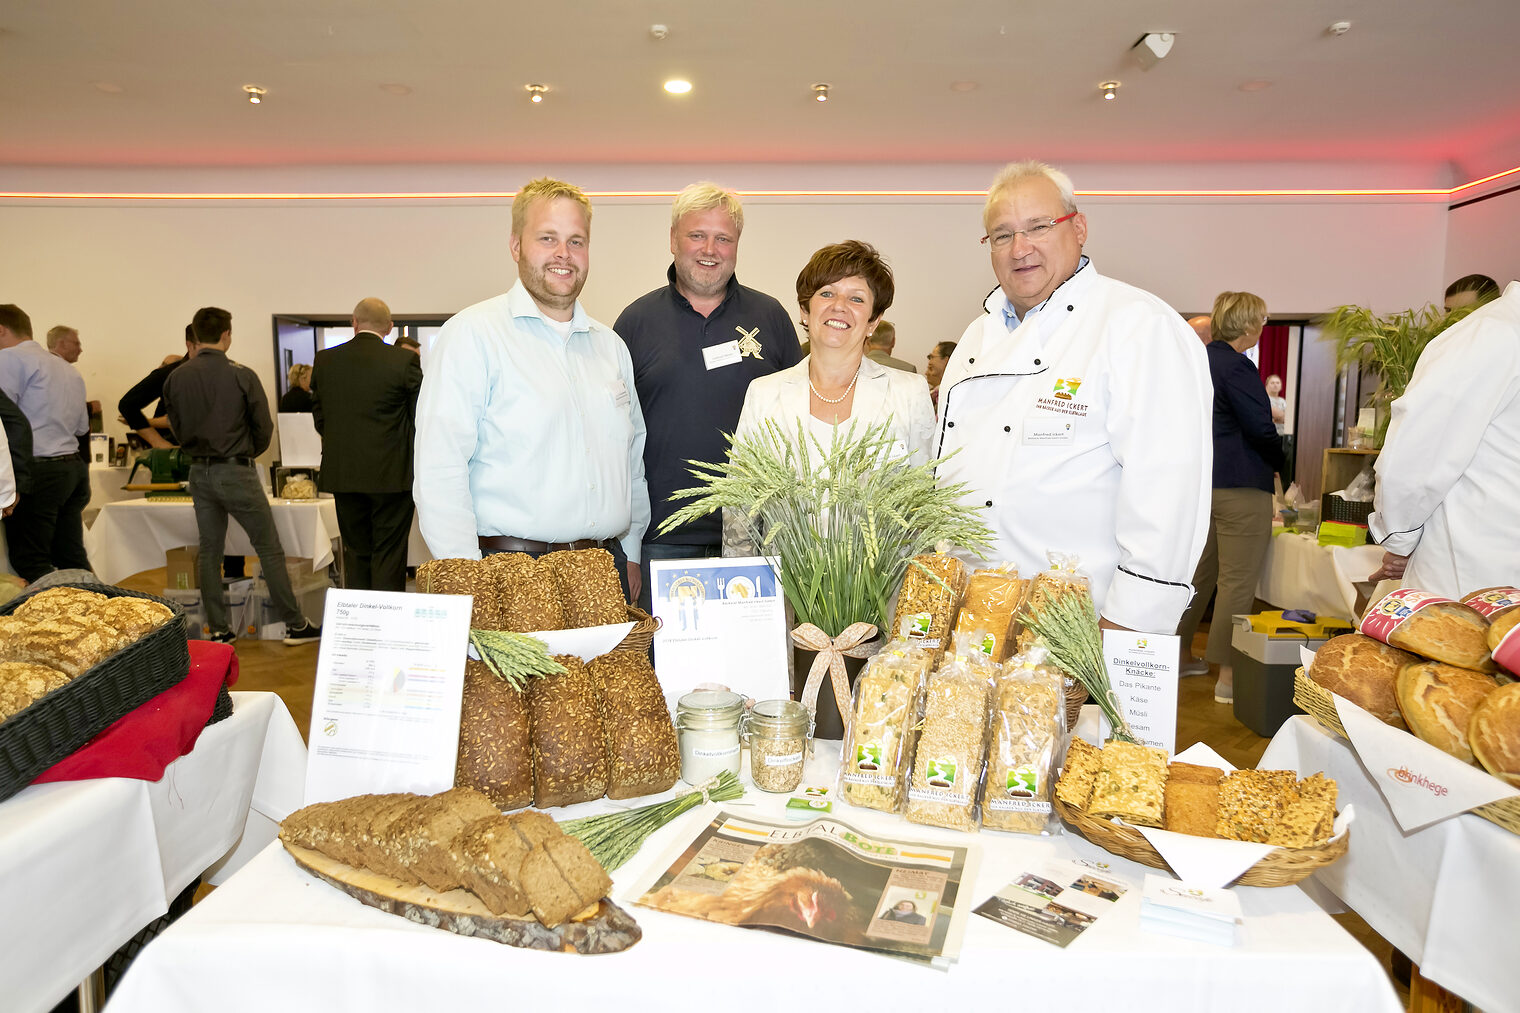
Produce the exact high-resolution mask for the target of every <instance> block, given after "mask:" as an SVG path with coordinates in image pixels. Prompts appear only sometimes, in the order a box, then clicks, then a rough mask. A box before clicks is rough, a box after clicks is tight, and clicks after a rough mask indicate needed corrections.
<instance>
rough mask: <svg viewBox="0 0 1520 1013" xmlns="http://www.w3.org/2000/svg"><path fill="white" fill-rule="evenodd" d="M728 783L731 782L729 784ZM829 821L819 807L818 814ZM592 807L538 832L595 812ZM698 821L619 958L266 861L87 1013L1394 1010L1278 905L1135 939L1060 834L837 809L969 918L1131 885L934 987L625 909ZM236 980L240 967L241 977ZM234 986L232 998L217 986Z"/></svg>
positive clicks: (1086, 848)
mask: <svg viewBox="0 0 1520 1013" xmlns="http://www.w3.org/2000/svg"><path fill="white" fill-rule="evenodd" d="M837 749H838V746H837V744H833V750H832V752H833V754H834V757H833V761H832V762H829V761H828V760H827V759H825V758H824V756H825V754H827V753H829V752H831V750H829V749H828V748H827V744H824V745H821V747H820V750H819V753H820V755H819V756H818V757H816V758H815V759H814V760H813V761H811V763H810V765H809V770H808V773H809V777H808V783H819V784H821V783H829V782H830V780H831V778H830V768H831V767H834V766H836V765H837ZM747 779H748V778H747V773H746V781H747ZM784 798H785V796H780V797H777V796H769V795H765V794H763V793H760V792H757V791H754V790H753V789H751V790H750V792H749V794H747V795H746V796H745V798H744V799H742V800H740V802H749V803H753V805H752V807H750V808H747V809H742V810H741V809H740V808H739V804H740V803H735V802H731V803H727V805H728V806H729V807H730V808H732V809H733V810H734V811H736V812H738V811H744V812H753V813H756V814H758V815H769V816H771V817H773V818H775V819H777V820H778V821H779V820H782V819H783V817H782V816H781V815H780V813H781V806H782V804H783V800H784ZM836 804H837V803H836ZM607 808H609V804H608V803H605V802H602V803H594V804H588V805H584V806H575V807H572V808H570V809H566V810H555V811H554V815H555V817H556V818H570V817H573V816H579V815H584V814H588V813H590V812H595V811H605V810H606V809H607ZM715 811H716V807H708V808H705V809H702V810H698V811H696V812H693V813H689V814H687V815H686V816H685V817H683V818H682V819H681V820H678V821H676V823H675V824H673V825H672V826H670V827H666V828H665V829H664V830H662V831H660V832H659V833H657V834H656V835H655V836H654V837H653V838H651V840H650V841H649V842H648V843H647V844H646V845H645V846H644V848H643V849H642V850H641V851H640V852H639V853H638V855H637V856H635V858H634V859H633V861H631V862H630V863H629V864H628V865H626V866H624V867H623V868H622V869H619V870H618V871H617V872H616V873H615V874H614V876H613V879H614V882H615V886H614V890H613V897H614V898H615V899H616V900H618V901H619V902H620V903H622V904H623V906H624V907H625V908H627V910H628V911H629V913H630V914H632V915H633V916H634V918H635V919H637V920H638V922H639V924H640V925H641V926H642V928H643V930H644V938H643V940H642V941H641V942H639V943H638V944H637V945H635V946H634V947H633V948H632V949H631V950H629V951H627V952H625V953H621V954H615V955H607V956H598V957H591V958H583V957H577V956H575V955H572V954H561V953H538V952H532V951H527V950H518V949H512V948H509V947H505V946H502V945H500V944H498V943H493V942H489V941H486V940H480V939H470V938H464V937H461V936H455V935H451V934H449V933H446V932H442V931H439V930H437V929H431V928H426V927H423V926H420V925H415V924H413V923H411V922H408V921H406V920H404V919H402V918H399V917H395V916H391V915H387V914H383V913H382V912H380V911H377V910H374V909H372V908H367V907H364V906H363V905H361V904H359V903H358V902H357V901H355V900H352V899H351V898H349V897H348V896H346V895H344V894H342V893H340V892H339V891H337V890H335V889H332V888H331V887H329V886H326V885H325V884H323V883H321V882H320V881H318V880H316V879H314V878H312V877H311V876H309V875H307V874H306V873H304V872H302V871H301V870H300V869H299V868H297V867H296V865H295V863H294V862H293V861H292V860H291V859H290V857H289V855H287V854H286V853H285V851H284V850H283V849H282V848H281V847H280V845H278V844H274V845H271V846H270V847H269V848H268V849H267V850H266V851H264V852H263V853H262V854H260V855H259V856H258V857H257V858H255V859H254V860H253V861H252V862H250V863H249V864H248V866H247V867H246V868H245V869H243V871H242V872H240V873H239V874H238V875H236V876H234V877H233V878H232V879H231V880H230V881H229V882H228V883H227V884H226V885H225V886H223V887H221V888H220V889H218V890H217V891H216V892H215V893H214V894H212V895H211V896H210V897H208V898H206V899H205V900H204V901H202V902H201V903H200V904H198V905H197V906H196V907H195V908H194V909H193V910H192V911H191V912H190V913H189V914H187V915H186V916H185V917H184V918H182V919H180V920H179V921H178V922H177V923H175V925H174V926H172V927H171V928H170V929H169V930H168V931H166V932H165V933H164V934H163V935H162V936H160V937H159V938H158V939H157V940H156V941H155V942H153V943H152V944H151V945H150V946H149V947H148V948H147V949H146V950H145V951H144V952H143V954H142V955H141V956H140V957H139V958H138V960H137V962H136V963H135V964H133V966H132V968H131V970H130V971H128V972H127V975H126V977H125V978H124V979H123V981H122V982H121V984H120V986H119V987H118V989H117V991H116V993H115V994H114V996H113V998H112V1000H111V1003H110V1006H109V1007H108V1011H107V1013H199V1011H201V1010H204V1009H206V1008H208V1002H210V1001H211V1000H210V997H211V996H213V995H214V996H216V999H215V1006H216V1008H217V1009H218V1010H220V1011H239V1010H247V1011H250V1013H253V1011H257V1013H266V1011H268V1010H271V1009H280V1008H288V1007H290V1006H291V1005H292V1004H294V1005H295V1006H296V1007H298V1008H301V1009H309V1010H323V1011H340V1010H354V1011H363V1013H383V1011H390V1010H394V1011H397V1013H402V1011H405V1013H415V1011H416V1010H422V1009H436V1008H439V1007H440V1006H441V1005H443V1004H444V1003H445V1002H447V1004H448V1005H450V1006H458V1007H460V1008H465V1009H471V1008H482V1009H484V1008H494V1007H496V1006H500V1005H502V1004H503V1003H506V1004H509V1005H510V1006H511V1007H512V1008H514V1009H551V1008H552V1009H559V1008H575V1009H598V1008H609V1009H610V1008H617V1009H620V1010H635V1009H637V1010H644V1009H648V1010H659V1011H665V1010H670V1009H689V1008H697V1007H699V1006H702V1007H705V1006H711V1007H713V1008H720V1009H724V1010H764V1011H767V1013H773V1011H776V1010H784V1009H791V1008H797V1007H800V1006H802V1005H806V1006H807V1007H808V1008H810V1009H820V1010H845V1009H871V1008H889V1009H904V1010H912V1009H918V1010H945V1009H971V1008H976V1007H981V1006H989V1005H1008V1004H1009V1003H1010V1002H1013V1001H1014V1000H1016V1005H1017V1006H1019V1007H1024V1008H1032V1009H1062V1010H1105V1011H1107V1010H1112V1009H1115V1008H1123V1009H1126V1010H1156V1011H1164V1013H1177V1011H1181V1010H1198V1011H1209V1013H1216V1011H1219V1010H1231V1011H1252V1010H1261V1011H1264V1013H1265V1011H1272V1013H1281V1011H1283V1010H1294V1011H1304V1010H1326V1011H1331V1010H1333V1011H1336V1013H1355V1011H1368V1013H1371V1011H1377V1013H1394V1011H1397V1010H1398V1009H1399V1004H1398V1001H1397V999H1396V998H1395V995H1394V992H1393V988H1392V986H1391V985H1390V984H1389V982H1388V978H1387V975H1386V974H1384V973H1383V971H1382V970H1381V968H1379V966H1378V964H1377V962H1376V961H1375V960H1374V959H1373V957H1372V955H1371V954H1370V953H1368V952H1367V951H1366V950H1365V949H1363V948H1362V947H1361V945H1359V944H1358V943H1357V942H1356V941H1355V940H1353V939H1352V938H1351V937H1350V936H1349V935H1347V934H1346V933H1345V932H1344V931H1342V930H1341V928H1340V927H1339V926H1338V925H1336V924H1335V922H1334V921H1333V920H1332V919H1331V918H1330V917H1329V916H1328V915H1326V914H1325V913H1324V912H1323V911H1321V910H1320V909H1319V908H1318V907H1316V906H1315V905H1314V904H1313V902H1312V901H1310V900H1309V898H1308V897H1307V896H1306V895H1305V894H1304V893H1303V892H1302V891H1301V890H1298V889H1297V888H1292V887H1290V888H1284V889H1270V890H1268V889H1251V888H1241V889H1240V890H1239V891H1238V892H1239V894H1240V898H1241V903H1242V905H1243V906H1244V909H1245V912H1246V915H1247V921H1246V926H1245V930H1244V937H1245V938H1244V943H1243V944H1242V945H1241V946H1239V947H1237V948H1234V949H1227V948H1221V947H1215V946H1210V945H1207V944H1203V943H1190V942H1185V941H1183V940H1180V939H1174V938H1171V937H1167V936H1159V935H1152V934H1149V933H1143V932H1141V931H1140V928H1139V921H1138V919H1139V906H1140V887H1141V884H1142V883H1143V882H1144V874H1145V872H1146V871H1147V870H1146V869H1144V868H1143V867H1142V866H1138V865H1135V864H1133V863H1131V862H1127V861H1125V860H1123V859H1119V858H1115V857H1113V856H1111V855H1109V854H1107V853H1106V852H1103V851H1101V850H1099V849H1098V848H1096V847H1094V846H1093V845H1090V844H1088V843H1087V842H1085V841H1083V840H1081V839H1079V838H1077V837H1075V836H1064V837H1057V838H1028V837H1023V836H1019V835H1012V834H1000V833H990V832H989V833H983V834H979V835H976V836H967V835H964V834H956V833H952V832H949V831H941V830H936V829H934V828H929V827H920V826H916V825H913V824H910V823H907V822H906V821H904V820H902V819H900V818H897V817H895V816H888V815H886V814H883V813H877V812H873V811H870V810H863V809H855V808H852V807H849V806H843V807H842V811H841V812H840V813H839V814H838V816H839V818H840V819H841V820H843V821H844V822H846V823H849V824H851V825H853V826H855V827H857V828H858V829H860V830H861V831H863V832H865V833H877V834H886V835H892V836H897V837H900V838H907V839H916V840H929V841H936V840H937V841H953V842H957V843H966V842H971V843H973V845H974V846H977V847H979V848H980V849H981V853H982V863H981V870H980V872H979V874H978V876H977V878H976V882H975V884H974V885H973V886H972V887H971V888H969V889H966V890H965V893H964V895H965V897H967V898H968V899H969V900H970V902H971V904H972V906H974V905H975V904H979V903H980V902H981V901H982V900H984V899H986V898H987V897H988V896H990V895H991V894H992V893H993V892H994V891H995V890H997V889H998V888H1000V887H1002V886H1003V885H1004V884H1006V883H1008V882H1009V881H1011V880H1012V879H1013V878H1014V876H1015V875H1016V874H1017V873H1019V872H1021V871H1024V870H1026V869H1028V868H1031V867H1032V866H1033V865H1034V864H1036V863H1038V862H1039V861H1041V860H1043V859H1045V858H1052V857H1068V858H1069V857H1082V858H1087V859H1090V860H1100V861H1104V862H1111V863H1112V869H1113V871H1116V872H1118V873H1119V874H1121V875H1123V876H1124V877H1126V878H1127V879H1129V880H1130V881H1131V882H1132V883H1133V884H1134V885H1133V888H1132V889H1131V891H1130V892H1129V893H1127V894H1126V895H1125V896H1124V897H1123V898H1122V899H1121V900H1120V901H1119V902H1118V904H1117V906H1116V908H1115V910H1114V911H1113V913H1112V914H1111V915H1109V916H1107V917H1105V919H1103V920H1100V921H1099V922H1098V923H1097V924H1096V925H1095V926H1094V927H1093V928H1091V929H1090V930H1088V931H1087V932H1086V933H1085V934H1084V935H1083V936H1082V937H1081V938H1080V939H1078V940H1077V941H1076V942H1074V943H1073V944H1072V945H1071V946H1070V947H1069V948H1067V949H1064V950H1063V949H1059V948H1057V947H1055V946H1053V945H1050V944H1047V943H1044V942H1040V941H1037V940H1034V939H1031V938H1030V937H1027V936H1024V935H1021V934H1019V933H1017V932H1014V931H1012V930H1010V929H1007V928H1004V927H1003V926H1001V925H998V924H996V923H994V922H991V921H988V920H987V919H985V918H982V917H980V916H977V915H971V916H970V918H969V919H968V923H967V932H966V939H965V946H964V949H963V951H962V954H961V959H960V960H959V962H958V963H957V964H955V966H953V967H952V968H950V969H949V970H948V971H939V970H933V969H930V968H926V967H922V966H917V965H913V964H909V963H907V962H903V961H897V960H893V959H890V958H887V957H883V956H879V955H875V954H870V953H865V952H860V951H856V950H850V949H845V948H843V947H826V946H824V945H823V944H819V943H813V942H809V941H806V940H800V939H796V938H793V937H790V936H785V935H778V934H771V933H766V932H758V931H746V930H743V929H738V928H730V927H727V926H720V925H713V924H710V923H707V922H702V921H697V920H693V919H688V918H683V917H681V916H678V915H672V914H666V913H664V912H658V911H651V910H648V909H645V908H641V907H636V906H633V905H632V904H631V903H630V902H629V901H628V900H627V898H626V896H625V895H626V893H627V891H628V890H629V888H630V886H631V884H632V883H633V882H634V880H635V879H637V878H638V877H639V876H640V875H642V874H643V873H644V872H645V871H646V870H647V869H649V868H650V867H652V866H653V865H655V864H656V863H657V862H658V861H660V860H661V859H662V856H663V855H664V853H665V852H666V851H667V850H668V849H669V848H671V847H672V846H673V845H676V844H677V843H678V842H682V841H686V840H690V839H691V838H692V837H693V836H695V834H696V833H697V832H698V830H699V829H700V827H701V826H702V825H703V824H704V823H705V822H706V821H707V820H709V819H711V817H712V815H713V814H714V812H715ZM250 969H254V970H253V972H252V973H250ZM234 980H235V981H236V986H235V987H233V988H228V987H226V983H227V982H229V981H234Z"/></svg>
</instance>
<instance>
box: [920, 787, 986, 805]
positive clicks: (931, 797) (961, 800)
mask: <svg viewBox="0 0 1520 1013" xmlns="http://www.w3.org/2000/svg"><path fill="white" fill-rule="evenodd" d="M908 797H909V798H910V799H912V800H913V801H915V802H941V803H943V804H945V805H969V804H970V803H971V796H969V795H967V794H966V793H965V792H954V791H937V790H935V789H933V788H910V789H908Z"/></svg>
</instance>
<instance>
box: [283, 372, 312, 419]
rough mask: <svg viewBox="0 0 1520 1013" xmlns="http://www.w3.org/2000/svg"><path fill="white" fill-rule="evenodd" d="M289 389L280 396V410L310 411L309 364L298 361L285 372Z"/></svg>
mask: <svg viewBox="0 0 1520 1013" xmlns="http://www.w3.org/2000/svg"><path fill="white" fill-rule="evenodd" d="M285 382H286V383H288V384H289V385H290V389H289V390H287V391H286V392H285V393H284V394H282V395H281V396H280V411H282V412H309V411H311V366H309V365H307V364H306V363H304V362H298V363H296V364H295V365H294V366H291V367H290V370H289V372H287V373H286V374H285Z"/></svg>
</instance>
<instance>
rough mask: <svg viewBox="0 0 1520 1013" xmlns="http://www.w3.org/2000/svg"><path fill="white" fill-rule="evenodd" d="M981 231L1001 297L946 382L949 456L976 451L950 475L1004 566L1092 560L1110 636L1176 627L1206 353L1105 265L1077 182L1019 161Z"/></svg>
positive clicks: (943, 435) (1201, 506) (1187, 560)
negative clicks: (1092, 249) (1102, 268)
mask: <svg viewBox="0 0 1520 1013" xmlns="http://www.w3.org/2000/svg"><path fill="white" fill-rule="evenodd" d="M982 225H983V227H984V228H985V229H986V235H985V236H984V237H983V242H984V243H985V244H986V247H987V250H988V252H989V253H990V255H991V266H992V271H993V274H994V275H995V276H996V277H997V280H998V288H997V290H996V291H994V292H993V293H992V294H991V295H990V296H988V297H987V300H986V302H985V304H984V305H985V309H986V310H987V312H986V313H985V314H983V315H982V316H981V317H979V318H978V319H976V320H974V321H972V323H971V324H970V326H968V327H967V328H966V332H965V334H964V335H963V336H962V338H961V340H960V343H959V344H958V345H957V346H956V348H955V354H954V355H952V356H951V357H950V362H949V364H948V365H947V366H946V367H945V377H944V380H943V381H942V382H941V383H940V399H939V416H940V417H939V442H938V452H937V454H936V455H935V456H937V457H940V458H947V457H948V455H950V454H951V453H953V452H955V451H957V450H963V451H964V452H963V453H960V454H957V455H956V456H955V457H953V458H949V459H948V460H942V461H941V463H940V465H939V470H938V477H939V481H940V483H941V484H943V485H950V484H953V483H959V482H965V483H966V484H967V491H966V493H965V502H966V503H967V505H970V506H975V507H985V508H986V514H985V517H986V520H987V523H988V524H989V525H991V527H992V529H993V542H992V549H991V551H990V552H989V553H988V555H987V558H988V559H997V560H1007V561H1009V562H1012V563H1014V564H1015V565H1017V566H1018V568H1019V571H1020V572H1021V573H1034V572H1037V571H1040V570H1043V569H1045V568H1047V567H1048V566H1049V565H1050V557H1049V553H1051V552H1063V553H1068V554H1071V555H1075V556H1076V557H1077V558H1078V559H1079V560H1080V565H1081V568H1082V569H1083V571H1084V572H1086V573H1087V575H1088V577H1089V578H1090V580H1091V581H1092V595H1093V601H1094V603H1095V604H1096V605H1097V608H1098V615H1099V617H1100V621H1101V622H1102V623H1103V624H1104V626H1105V628H1109V629H1116V628H1118V629H1130V630H1136V631H1142V632H1146V633H1165V634H1171V633H1173V632H1175V631H1176V629H1177V620H1178V619H1179V618H1180V617H1181V616H1182V613H1183V610H1184V609H1185V608H1186V607H1187V603H1188V600H1189V598H1190V597H1191V595H1192V588H1191V587H1190V586H1189V584H1188V581H1189V579H1190V578H1191V577H1192V575H1193V570H1194V568H1195V567H1196V566H1197V564H1198V557H1199V555H1200V554H1201V553H1202V552H1203V544H1204V541H1205V539H1206V537H1207V535H1208V515H1209V467H1210V463H1209V462H1210V458H1211V455H1212V443H1211V441H1210V439H1209V374H1208V361H1207V356H1206V355H1205V353H1204V349H1203V347H1202V346H1201V345H1200V344H1199V342H1198V339H1197V338H1196V337H1195V336H1194V334H1193V332H1192V331H1190V330H1188V328H1187V326H1186V325H1185V324H1184V323H1183V321H1182V317H1181V316H1179V315H1178V314H1177V311H1176V310H1174V309H1172V308H1171V307H1170V306H1168V305H1167V304H1166V303H1165V302H1163V301H1162V300H1161V299H1159V298H1157V297H1156V296H1154V295H1152V294H1151V293H1149V292H1145V291H1142V290H1141V289H1138V288H1135V287H1134V286H1132V285H1126V284H1124V283H1123V282H1120V281H1116V280H1114V279H1112V278H1108V277H1105V276H1104V275H1101V274H1099V273H1098V271H1097V268H1096V267H1095V266H1094V265H1093V263H1092V262H1091V260H1090V259H1089V258H1088V257H1086V256H1085V255H1084V254H1083V252H1082V247H1083V246H1084V245H1085V243H1086V242H1087V235H1088V231H1087V218H1086V216H1085V215H1083V214H1082V213H1081V212H1080V211H1079V210H1078V209H1077V204H1076V200H1075V198H1074V196H1073V193H1072V183H1071V179H1070V177H1068V176H1067V175H1066V174H1065V173H1063V172H1060V171H1059V170H1057V169H1053V168H1051V167H1050V166H1048V165H1045V164H1043V163H1040V162H1020V163H1016V164H1013V165H1010V166H1007V167H1006V168H1004V169H1003V170H1002V171H1001V172H999V173H998V175H997V178H996V179H994V180H993V183H992V186H991V188H990V189H989V191H988V194H987V202H986V205H985V206H984V208H983V214H982ZM1256 386H1257V389H1258V390H1260V388H1261V384H1260V382H1258V383H1257V385H1256ZM1262 396H1263V398H1265V395H1262Z"/></svg>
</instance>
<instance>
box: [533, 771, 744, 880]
mask: <svg viewBox="0 0 1520 1013" xmlns="http://www.w3.org/2000/svg"><path fill="white" fill-rule="evenodd" d="M743 794H744V786H743V785H742V784H740V783H739V779H738V778H737V777H735V776H734V775H733V772H732V771H729V770H720V771H718V773H717V774H715V775H714V776H713V777H710V778H708V779H707V780H706V781H704V782H703V783H701V784H699V785H697V786H696V787H695V788H693V789H692V790H691V791H688V792H686V793H685V794H682V795H677V796H676V797H675V798H673V799H671V800H670V801H668V802H657V803H655V804H654V805H646V806H643V807H642V808H639V809H629V810H627V811H626V812H615V813H604V814H602V815H601V816H583V817H581V818H580V819H578V820H566V821H565V822H564V823H561V824H560V825H559V828H560V829H561V830H563V831H564V832H565V833H567V834H569V835H570V836H571V837H574V838H575V839H576V840H578V841H580V842H581V843H582V844H584V845H585V846H586V850H588V851H590V852H591V857H593V858H595V859H596V860H597V861H598V862H600V863H601V864H602V868H604V869H606V870H607V871H608V872H611V871H612V870H614V869H617V868H620V867H621V866H622V865H623V863H625V862H627V861H628V859H630V858H632V857H633V856H634V855H635V854H637V853H638V850H639V848H641V847H643V846H644V842H645V841H646V840H648V839H649V835H650V834H652V833H654V832H655V831H656V830H658V829H660V828H661V827H663V826H664V825H665V824H667V823H669V822H670V821H671V820H673V819H675V818H676V817H677V816H680V815H681V814H682V813H685V812H689V811H690V810H692V809H695V808H696V807H697V806H699V805H702V804H703V803H705V802H728V801H731V800H733V799H736V798H738V797H739V796H741V795H743Z"/></svg>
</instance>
